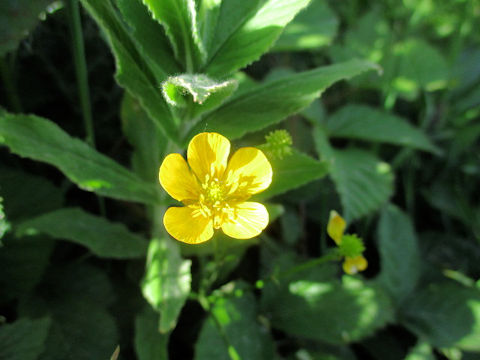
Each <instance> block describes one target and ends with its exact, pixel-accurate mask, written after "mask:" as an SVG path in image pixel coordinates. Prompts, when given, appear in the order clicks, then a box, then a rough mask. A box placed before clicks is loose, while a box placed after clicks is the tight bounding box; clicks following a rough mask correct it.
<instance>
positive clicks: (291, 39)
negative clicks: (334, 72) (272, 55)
mask: <svg viewBox="0 0 480 360" xmlns="http://www.w3.org/2000/svg"><path fill="white" fill-rule="evenodd" d="M337 29H338V19H337V17H336V15H335V13H334V12H333V11H332V10H331V9H330V7H329V6H328V4H327V2H326V1H325V0H314V1H312V2H311V3H310V5H309V6H308V7H307V8H306V9H304V10H303V11H302V12H300V13H299V14H298V15H297V16H296V17H295V19H293V21H292V22H291V23H289V24H288V25H287V26H286V27H285V30H284V32H283V33H282V35H281V36H280V38H279V39H278V40H277V42H276V43H275V45H274V46H273V49H272V51H304V50H319V49H320V48H322V47H324V46H327V45H330V43H331V42H332V41H333V39H334V38H335V36H336V34H337Z"/></svg>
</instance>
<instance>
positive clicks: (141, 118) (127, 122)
mask: <svg viewBox="0 0 480 360" xmlns="http://www.w3.org/2000/svg"><path fill="white" fill-rule="evenodd" d="M120 114H121V120H122V130H123V133H124V134H125V136H126V137H127V139H128V142H129V143H130V144H131V145H132V146H133V148H134V152H133V154H132V168H133V170H134V171H135V173H136V174H137V175H138V176H140V177H141V178H142V179H143V180H145V181H148V182H150V183H153V184H157V183H158V169H159V167H160V164H161V163H162V156H163V154H164V152H165V147H166V145H167V142H168V139H167V138H166V137H165V136H164V135H163V134H162V133H161V131H160V130H159V129H158V127H156V126H155V123H154V122H153V120H151V119H150V118H149V117H148V115H147V113H146V112H145V111H144V110H143V109H142V108H141V107H140V104H139V103H138V101H137V100H136V99H135V98H133V97H132V96H131V95H129V94H128V93H125V95H124V97H123V101H122V106H121V113H120Z"/></svg>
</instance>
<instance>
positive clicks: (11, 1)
mask: <svg viewBox="0 0 480 360" xmlns="http://www.w3.org/2000/svg"><path fill="white" fill-rule="evenodd" d="M51 2H53V1H52V0H35V1H33V0H2V1H1V2H0V57H2V56H3V55H5V54H6V53H7V52H10V51H13V50H15V49H16V48H17V47H18V44H19V43H20V41H22V39H23V38H25V37H26V36H27V35H28V33H29V32H30V31H31V30H33V28H34V27H35V25H37V23H38V22H39V20H40V17H39V15H40V13H41V12H42V11H44V10H45V9H46V7H47V5H48V4H50V3H51Z"/></svg>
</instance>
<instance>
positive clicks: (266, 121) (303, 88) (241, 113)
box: [188, 60, 376, 139]
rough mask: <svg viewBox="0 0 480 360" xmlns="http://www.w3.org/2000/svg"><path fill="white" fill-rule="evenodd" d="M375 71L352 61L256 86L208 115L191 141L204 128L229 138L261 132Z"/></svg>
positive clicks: (195, 129)
mask: <svg viewBox="0 0 480 360" xmlns="http://www.w3.org/2000/svg"><path fill="white" fill-rule="evenodd" d="M373 69H376V66H375V64H372V63H370V62H366V61H361V60H352V61H349V62H345V63H341V64H335V65H330V66H325V67H322V68H318V69H314V70H309V71H305V72H302V73H298V74H295V75H291V76H286V77H282V78H281V79H278V80H274V81H271V82H267V83H265V84H261V85H257V86H252V87H250V88H249V89H248V90H245V91H242V92H241V93H240V94H239V95H237V96H233V97H232V98H230V99H229V100H228V101H227V102H225V103H224V104H223V105H222V106H220V107H219V108H218V109H216V110H215V111H212V112H211V113H210V114H208V115H207V116H206V117H205V118H204V119H203V120H202V121H201V122H200V123H199V124H198V125H197V126H196V127H195V128H194V129H193V130H192V131H191V132H190V136H189V137H188V138H191V137H192V136H193V134H196V133H198V132H200V131H202V130H204V129H208V130H209V131H217V132H219V133H221V134H223V135H224V136H226V137H228V138H229V139H236V138H239V137H242V136H243V135H245V134H246V133H248V132H252V131H258V130H261V129H263V128H265V127H267V126H269V125H273V124H275V123H278V122H280V121H282V120H284V119H285V118H286V117H287V116H289V115H292V114H295V113H296V112H298V111H300V110H302V109H303V108H305V107H307V106H308V105H309V104H310V103H311V102H312V101H313V100H315V99H316V98H317V97H319V96H320V94H321V93H322V92H323V91H324V90H325V89H326V88H327V87H329V86H330V85H332V84H333V83H335V82H337V81H339V80H342V79H349V78H350V77H352V76H356V75H358V74H360V73H362V72H364V71H368V70H373ZM227 120H228V121H227Z"/></svg>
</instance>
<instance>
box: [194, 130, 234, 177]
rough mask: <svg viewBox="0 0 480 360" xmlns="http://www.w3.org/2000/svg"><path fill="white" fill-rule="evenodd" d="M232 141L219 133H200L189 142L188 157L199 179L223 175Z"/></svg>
mask: <svg viewBox="0 0 480 360" xmlns="http://www.w3.org/2000/svg"><path fill="white" fill-rule="evenodd" d="M229 154H230V141H228V139H227V138H226V137H224V136H222V135H220V134H217V133H200V134H198V135H196V136H195V137H194V138H193V139H192V140H191V141H190V144H188V150H187V159H188V164H189V165H190V167H191V168H192V170H193V172H194V173H195V175H197V177H198V179H199V180H200V181H201V182H203V181H204V180H205V176H206V175H210V178H212V177H221V176H222V175H223V172H224V171H225V168H226V167H227V160H228V155H229Z"/></svg>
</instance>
